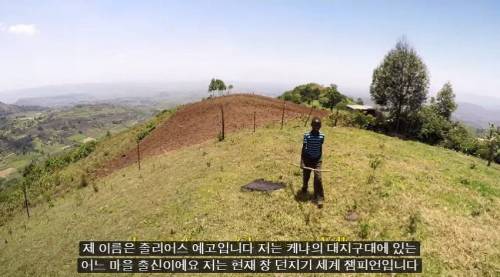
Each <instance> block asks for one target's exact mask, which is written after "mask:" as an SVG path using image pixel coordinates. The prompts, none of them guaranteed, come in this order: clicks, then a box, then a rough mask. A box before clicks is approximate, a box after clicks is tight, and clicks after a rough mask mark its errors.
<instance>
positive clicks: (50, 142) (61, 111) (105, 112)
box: [0, 104, 155, 189]
mask: <svg viewBox="0 0 500 277" xmlns="http://www.w3.org/2000/svg"><path fill="white" fill-rule="evenodd" d="M26 109H27V108H23V109H20V111H18V112H13V113H9V114H7V115H3V116H2V117H1V120H0V172H6V171H5V170H7V169H10V168H14V169H15V170H14V171H10V172H14V173H11V174H9V175H8V176H3V178H5V180H4V181H3V182H1V183H0V189H1V186H2V185H5V184H12V183H16V182H19V178H20V177H21V175H20V173H21V172H22V171H23V168H24V167H25V166H27V165H28V164H29V163H30V162H31V161H32V160H34V159H42V160H43V159H47V158H48V157H49V156H54V155H58V154H63V153H64V152H65V151H68V150H69V149H74V148H77V147H79V145H80V144H82V143H85V142H86V141H88V139H87V138H95V139H99V138H102V137H104V136H106V133H107V132H111V131H112V132H114V133H117V132H120V131H123V130H125V129H127V128H129V127H130V126H132V125H134V124H137V123H139V122H143V121H144V120H146V119H147V118H149V117H150V116H151V115H152V114H153V112H154V111H155V107H128V106H118V105H110V104H95V105H76V106H74V107H69V108H54V109H44V110H41V111H39V110H36V111H29V110H26ZM7 172H9V171H7Z"/></svg>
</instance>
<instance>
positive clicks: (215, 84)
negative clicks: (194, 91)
mask: <svg viewBox="0 0 500 277" xmlns="http://www.w3.org/2000/svg"><path fill="white" fill-rule="evenodd" d="M231 88H232V86H231ZM225 90H226V84H224V81H222V80H220V79H214V78H212V80H211V81H210V84H209V85H208V92H209V93H210V96H213V95H212V93H213V92H214V91H217V93H218V94H219V95H222V93H223V92H224V91H225Z"/></svg>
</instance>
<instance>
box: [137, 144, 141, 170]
mask: <svg viewBox="0 0 500 277" xmlns="http://www.w3.org/2000/svg"><path fill="white" fill-rule="evenodd" d="M139 145H140V140H137V166H138V167H139V170H141V150H140V149H139Z"/></svg>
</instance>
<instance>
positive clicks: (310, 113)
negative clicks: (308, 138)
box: [304, 106, 314, 127]
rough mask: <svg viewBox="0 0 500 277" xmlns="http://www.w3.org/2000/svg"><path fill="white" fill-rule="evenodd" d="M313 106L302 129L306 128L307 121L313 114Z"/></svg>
mask: <svg viewBox="0 0 500 277" xmlns="http://www.w3.org/2000/svg"><path fill="white" fill-rule="evenodd" d="M313 109H314V106H311V110H310V111H309V114H308V115H307V119H306V122H304V127H306V126H307V122H308V121H309V117H311V114H312V112H313Z"/></svg>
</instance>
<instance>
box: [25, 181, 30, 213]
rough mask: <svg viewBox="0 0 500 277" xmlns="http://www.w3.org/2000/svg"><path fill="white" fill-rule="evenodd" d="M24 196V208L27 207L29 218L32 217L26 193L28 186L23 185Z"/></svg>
mask: <svg viewBox="0 0 500 277" xmlns="http://www.w3.org/2000/svg"><path fill="white" fill-rule="evenodd" d="M23 194H24V206H25V207H26V213H27V214H28V218H29V217H30V209H29V202H28V193H27V192H26V184H24V185H23Z"/></svg>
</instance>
